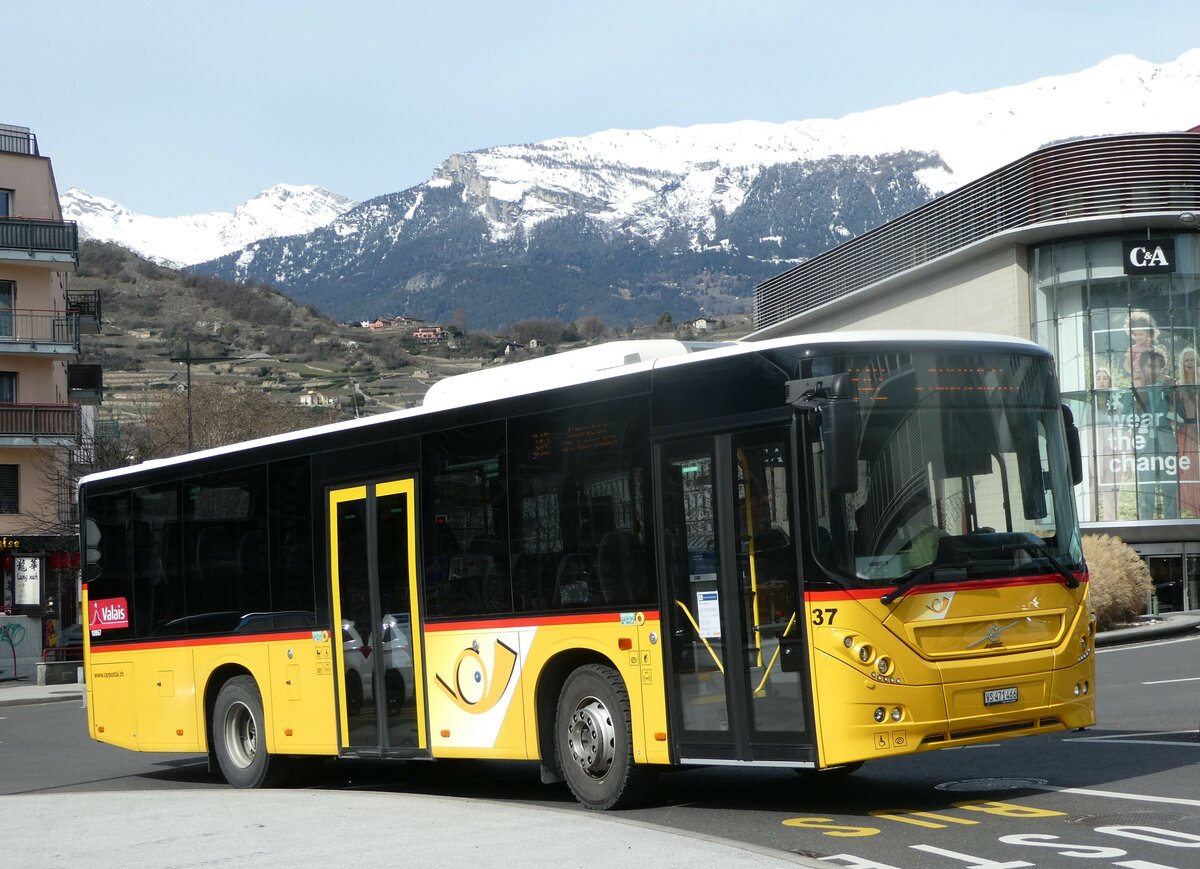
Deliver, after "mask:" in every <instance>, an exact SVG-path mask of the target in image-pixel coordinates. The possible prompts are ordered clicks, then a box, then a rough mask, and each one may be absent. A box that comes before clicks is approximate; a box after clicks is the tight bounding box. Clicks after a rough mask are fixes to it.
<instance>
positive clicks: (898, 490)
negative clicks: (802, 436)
mask: <svg viewBox="0 0 1200 869" xmlns="http://www.w3.org/2000/svg"><path fill="white" fill-rule="evenodd" d="M841 361H842V362H843V363H845V367H844V368H841V370H843V371H847V372H849V374H850V376H851V378H852V379H853V380H854V382H855V386H856V390H855V394H856V399H857V404H858V413H857V423H858V424H857V431H856V432H852V433H851V434H852V436H856V437H857V441H858V449H857V459H858V462H857V465H858V473H857V487H856V489H855V490H854V491H850V492H835V493H832V494H831V493H830V492H828V491H827V488H826V486H825V485H824V480H823V473H822V469H823V467H824V465H823V463H822V461H821V455H820V453H821V449H822V446H821V439H820V438H819V437H814V438H813V440H812V442H811V444H810V449H811V450H812V452H813V457H814V461H813V462H812V464H811V467H812V468H813V471H814V473H813V474H812V476H811V478H810V479H811V480H812V484H813V488H814V492H813V494H814V502H815V504H816V517H815V519H816V528H815V529H814V531H815V533H814V542H815V548H816V554H817V558H818V561H819V562H820V563H821V565H822V566H823V567H825V568H826V569H827V570H828V572H829V573H830V575H831V577H833V578H842V579H849V580H852V582H853V584H855V585H868V586H870V585H879V586H883V585H888V586H891V585H896V584H897V583H904V582H915V583H919V582H921V581H922V580H923V579H926V578H928V579H929V580H930V581H946V580H952V579H972V578H986V577H996V576H1020V575H1042V574H1052V575H1053V574H1057V575H1059V576H1060V577H1062V578H1063V579H1064V581H1067V582H1069V583H1074V582H1075V579H1074V576H1073V571H1075V570H1078V569H1080V568H1081V564H1082V556H1081V549H1080V543H1079V540H1078V535H1077V533H1076V532H1075V531H1074V529H1075V528H1076V527H1077V526H1076V522H1075V515H1074V509H1075V508H1074V498H1073V496H1072V490H1071V485H1072V481H1071V469H1070V461H1069V458H1068V451H1067V447H1066V445H1065V439H1064V421H1063V416H1062V408H1061V405H1060V404H1059V399H1058V392H1057V387H1056V383H1055V379H1054V374H1053V369H1052V362H1051V360H1050V359H1049V358H1048V357H1043V356H1039V355H1032V354H1026V353H1012V354H1006V353H979V352H973V353H962V352H938V351H928V352H909V353H896V352H892V353H887V352H881V353H875V354H871V355H863V356H855V357H849V358H846V357H844V358H843V360H841ZM1060 529H1061V530H1063V532H1064V533H1059V532H1060Z"/></svg>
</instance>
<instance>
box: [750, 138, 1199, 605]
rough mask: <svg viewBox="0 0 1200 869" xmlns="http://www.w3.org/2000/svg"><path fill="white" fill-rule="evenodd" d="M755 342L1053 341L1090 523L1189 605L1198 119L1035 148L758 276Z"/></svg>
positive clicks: (1085, 520) (1192, 583) (1194, 581)
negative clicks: (954, 333) (1123, 544)
mask: <svg viewBox="0 0 1200 869" xmlns="http://www.w3.org/2000/svg"><path fill="white" fill-rule="evenodd" d="M755 317H756V327H757V331H756V332H755V333H754V335H753V336H751V337H752V338H767V337H773V336H777V335H783V334H792V333H798V332H809V331H825V330H838V329H887V328H921V329H950V330H970V331H979V332H996V333H1003V334H1007V335H1014V336H1019V337H1022V338H1029V339H1031V340H1033V341H1036V342H1038V343H1039V344H1042V345H1043V346H1045V347H1048V348H1050V349H1051V350H1052V351H1053V353H1054V355H1055V357H1056V359H1057V363H1058V372H1059V377H1060V380H1061V385H1062V389H1063V393H1064V399H1065V400H1066V402H1067V403H1068V404H1069V405H1070V407H1071V408H1072V410H1073V412H1074V414H1075V418H1076V420H1077V421H1078V422H1079V423H1080V429H1081V434H1082V436H1083V440H1084V454H1085V456H1084V459H1085V471H1084V476H1085V479H1084V483H1083V485H1081V486H1079V487H1078V488H1077V490H1076V491H1077V501H1078V510H1079V516H1080V520H1081V523H1082V525H1083V528H1084V531H1085V533H1088V532H1090V533H1110V534H1115V535H1117V536H1119V537H1121V538H1122V539H1124V540H1126V541H1127V542H1128V543H1130V544H1131V545H1132V546H1133V547H1134V548H1135V549H1137V551H1138V552H1139V553H1140V554H1141V555H1142V557H1143V558H1145V559H1146V560H1147V562H1148V563H1149V565H1150V570H1151V573H1152V575H1153V577H1154V581H1155V586H1156V599H1155V601H1154V602H1153V604H1152V605H1153V606H1156V607H1158V608H1159V609H1161V610H1162V611H1167V610H1179V609H1194V608H1200V423H1198V421H1197V420H1198V417H1200V411H1198V408H1200V373H1198V368H1200V365H1198V364H1197V351H1198V350H1200V335H1198V334H1197V333H1198V331H1200V127H1198V128H1196V129H1194V130H1192V131H1189V132H1183V133H1164V134H1146V135H1124V136H1108V137H1103V138H1089V139H1079V140H1073V141H1068V142H1062V143H1058V144H1055V145H1050V146H1048V147H1045V148H1042V149H1040V150H1038V151H1035V152H1034V153H1032V154H1029V155H1028V156H1026V157H1023V158H1021V159H1020V160H1017V161H1015V162H1013V163H1011V164H1009V165H1007V166H1005V167H1003V168H1002V169H999V170H997V171H995V172H992V173H991V174H989V175H986V176H984V177H982V178H980V179H978V180H976V181H974V182H972V183H970V184H968V185H966V186H964V187H962V188H960V189H958V190H955V191H953V192H951V193H948V194H946V195H945V196H942V197H940V198H938V199H935V200H933V201H931V202H929V203H927V204H926V205H924V206H922V207H921V208H918V209H916V210H915V211H912V212H909V213H908V214H905V215H903V216H902V217H899V218H897V219H896V220H893V221H891V222H889V223H886V224H884V225H883V226H880V227H878V228H876V229H874V230H872V231H870V232H868V233H865V234H863V235H861V236H859V237H857V238H855V239H853V240H852V241H849V242H847V243H846V244H843V245H841V246H839V247H836V248H834V249H832V250H829V251H826V252H825V253H823V254H821V255H819V256H817V257H814V258H813V259H811V260H808V261H807V262H805V263H803V264H802V265H800V266H797V267H796V268H794V269H792V270H790V271H788V272H785V273H783V274H781V275H778V276H777V277H774V278H772V279H770V280H768V281H766V282H764V283H763V284H761V285H760V286H759V287H758V288H757V291H756V314H755Z"/></svg>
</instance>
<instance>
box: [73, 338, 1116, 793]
mask: <svg viewBox="0 0 1200 869" xmlns="http://www.w3.org/2000/svg"><path fill="white" fill-rule="evenodd" d="M1080 476H1081V467H1080V462H1079V447H1078V433H1077V432H1076V430H1075V427H1074V424H1073V422H1072V420H1071V418H1070V414H1069V412H1068V411H1066V410H1065V408H1064V407H1063V405H1062V404H1061V403H1060V400H1059V395H1058V388H1057V385H1056V381H1055V376H1054V371H1053V362H1052V358H1051V356H1050V354H1049V353H1048V352H1047V351H1046V350H1044V349H1042V348H1040V347H1038V346H1036V345H1034V344H1031V343H1029V342H1026V341H1021V340H1017V339H1011V338H1004V337H999V336H966V335H962V334H954V335H948V334H942V333H907V334H906V333H870V334H866V333H858V334H855V333H833V334H824V335H812V336H804V337H796V338H787V339H777V340H771V341H763V342H737V343H727V344H718V343H710V344H699V343H696V344H691V343H685V342H677V341H646V342H616V343H611V344H606V345H600V346H596V347H591V348H587V349H584V350H579V351H573V352H569V353H562V354H558V355H553V356H548V357H545V358H542V359H538V360H534V361H530V362H524V363H520V364H516V365H506V366H497V367H494V368H489V369H485V370H481V371H479V372H473V373H470V374H465V375H461V376H459V377H454V378H449V379H447V380H445V381H443V382H441V383H440V384H437V385H436V386H435V387H434V388H433V389H432V390H431V391H430V393H429V395H428V396H427V399H426V401H425V403H424V405H423V406H422V407H419V408H414V409H410V410H404V411H398V412H395V413H390V414H386V415H381V416H377V417H372V418H368V419H362V420H354V421H348V422H344V423H337V424H334V425H329V426H325V427H321V428H315V429H311V430H307V431H299V432H294V433H291V434H287V435H282V436H278V437H272V438H266V439H262V440H258V441H254V442H250V443H244V444H238V445H235V446H231V447H225V448H220V449H214V450H208V451H204V452H199V453H194V454H189V455H186V456H181V457H179V458H175V459H167V460H161V461H154V462H148V463H146V464H143V465H139V466H137V467H131V468H125V469H120V470H114V471H107V472H103V473H98V474H94V475H92V476H89V477H87V478H86V479H85V480H83V482H82V484H81V493H80V500H81V504H82V508H83V541H82V544H83V547H84V550H85V552H86V558H85V562H86V565H85V579H86V594H85V599H84V600H85V607H86V610H85V612H86V616H87V618H88V625H89V630H88V631H86V642H85V661H86V679H87V693H88V727H89V729H90V733H91V736H92V738H94V739H97V740H100V741H103V742H109V743H113V744H115V745H119V746H124V747H126V748H130V749H134V750H141V751H170V752H197V753H207V754H208V755H209V757H210V761H211V762H212V763H213V764H214V765H215V766H219V768H220V769H221V771H222V773H223V774H224V776H225V778H226V779H227V780H228V781H229V782H230V783H231V784H232V785H234V786H238V787H257V786H266V785H273V784H278V783H281V782H283V781H284V779H285V778H286V773H287V771H288V769H289V767H290V766H291V765H292V764H293V762H294V761H295V759H296V758H299V757H303V756H329V757H334V756H340V757H372V758H419V759H437V758H506V759H527V760H531V761H539V762H540V766H541V770H542V776H543V779H544V780H546V781H548V782H554V781H563V780H565V781H566V782H567V784H568V785H569V786H570V788H571V790H572V792H573V793H574V794H575V796H576V797H577V798H578V799H579V800H580V801H581V802H583V803H584V804H585V805H587V806H589V807H592V808H598V809H603V808H609V807H614V806H619V805H627V804H629V803H630V802H631V801H633V800H635V799H637V798H639V797H643V796H644V795H645V793H646V787H647V784H648V782H649V781H650V780H651V778H652V774H653V772H654V771H655V770H656V769H661V768H662V767H663V766H665V765H669V764H703V765H712V764H737V765H745V766H755V765H762V766H775V767H778V766H788V767H794V768H796V769H797V770H800V771H809V772H813V773H814V774H818V773H821V772H823V771H825V772H832V771H841V772H845V771H849V770H852V769H853V768H855V767H856V766H857V765H859V764H861V763H862V762H863V761H867V760H871V759H875V758H884V757H889V756H894V755H899V754H907V753H911V752H917V751H926V750H931V749H937V748H945V747H950V746H962V745H970V744H973V743H978V742H982V741H991V740H996V739H1000V738H1007V737H1013V736H1021V735H1028V734H1038V733H1045V732H1048V731H1054V730H1062V729H1064V728H1070V729H1075V728H1081V727H1087V726H1089V725H1092V724H1093V723H1094V720H1095V704H1094V691H1095V680H1094V658H1093V639H1094V625H1093V620H1092V618H1091V614H1090V612H1089V607H1088V598H1087V589H1088V584H1087V575H1086V570H1085V566H1084V563H1083V559H1082V555H1081V548H1080V539H1079V529H1078V525H1077V522H1076V518H1075V507H1074V498H1073V493H1072V486H1073V482H1075V481H1078V480H1079V479H1080Z"/></svg>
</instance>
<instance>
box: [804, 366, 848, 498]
mask: <svg viewBox="0 0 1200 869" xmlns="http://www.w3.org/2000/svg"><path fill="white" fill-rule="evenodd" d="M786 394H787V402H788V403H789V404H790V405H792V407H794V408H796V409H797V410H811V411H816V412H817V413H818V414H819V415H820V426H821V454H822V455H823V456H824V457H825V462H824V464H825V487H826V488H827V489H828V490H829V491H830V492H833V493H839V492H841V493H844V492H854V491H857V489H858V397H857V395H856V394H855V390H854V381H853V380H852V379H851V377H850V374H849V373H847V372H842V373H840V374H833V375H830V376H827V377H809V378H806V379H803V380H790V381H788V383H787V393H786Z"/></svg>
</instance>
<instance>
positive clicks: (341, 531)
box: [328, 478, 429, 757]
mask: <svg viewBox="0 0 1200 869" xmlns="http://www.w3.org/2000/svg"><path fill="white" fill-rule="evenodd" d="M414 492H415V481H414V480H413V479H412V478H407V479H399V480H388V481H386V482H372V483H366V484H363V485H359V486H352V487H348V488H339V489H335V490H332V491H330V492H329V495H328V505H329V515H328V527H329V552H330V571H329V572H330V576H331V578H332V582H333V601H334V624H335V625H339V626H340V630H341V642H340V643H335V644H334V648H335V649H337V650H338V651H337V655H338V668H337V672H338V673H339V679H338V697H337V702H338V712H339V722H340V728H339V730H340V736H339V747H340V749H341V751H342V753H343V754H347V755H367V756H379V755H391V756H400V757H413V756H427V755H428V754H429V740H428V736H427V734H426V730H425V704H424V697H425V692H424V685H423V684H422V677H421V672H422V667H421V613H420V612H419V607H418V601H419V600H420V596H419V595H418V594H417V585H416V583H417V562H416V551H417V550H416V516H415V507H414V504H415V501H414Z"/></svg>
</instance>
